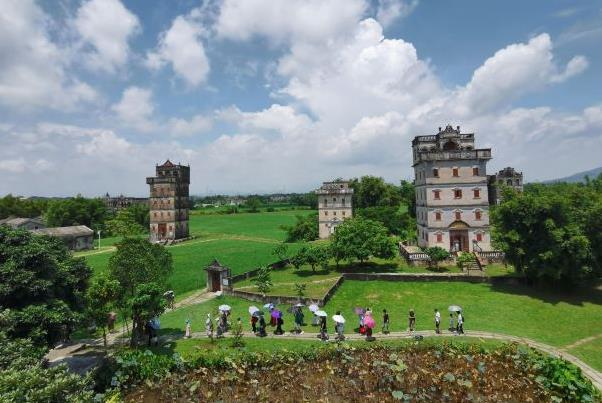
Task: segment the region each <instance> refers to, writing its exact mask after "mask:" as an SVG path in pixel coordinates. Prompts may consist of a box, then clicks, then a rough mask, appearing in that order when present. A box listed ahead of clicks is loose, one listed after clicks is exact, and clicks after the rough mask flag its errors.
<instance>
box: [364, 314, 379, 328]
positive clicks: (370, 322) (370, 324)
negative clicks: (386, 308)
mask: <svg viewBox="0 0 602 403" xmlns="http://www.w3.org/2000/svg"><path fill="white" fill-rule="evenodd" d="M364 324H365V325H366V326H368V327H369V328H370V329H374V326H376V322H374V318H373V317H372V316H370V315H368V316H366V317H365V318H364Z"/></svg>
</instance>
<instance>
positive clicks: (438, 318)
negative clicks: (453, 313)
mask: <svg viewBox="0 0 602 403" xmlns="http://www.w3.org/2000/svg"><path fill="white" fill-rule="evenodd" d="M435 321H437V322H441V313H439V311H437V312H435Z"/></svg>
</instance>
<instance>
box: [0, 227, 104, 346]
mask: <svg viewBox="0 0 602 403" xmlns="http://www.w3.org/2000/svg"><path fill="white" fill-rule="evenodd" d="M91 275H92V270H91V269H90V268H89V267H88V266H87V265H86V262H85V260H84V259H82V258H74V257H73V256H72V255H71V252H70V251H69V250H68V249H67V248H66V247H65V245H64V244H63V242H62V241H60V240H59V239H56V238H51V237H46V236H35V235H33V234H31V233H30V232H28V231H24V230H14V229H11V228H9V227H6V226H0V311H1V310H4V309H8V313H7V314H6V316H7V319H6V324H5V325H4V326H3V329H4V330H6V332H7V334H8V335H9V336H10V337H22V338H26V337H29V338H31V339H32V340H33V342H34V343H36V344H37V345H47V346H50V347H52V346H54V344H55V343H56V342H57V341H59V340H60V339H61V338H63V337H64V336H68V335H69V333H70V332H71V331H72V330H73V328H74V326H75V324H76V323H77V322H78V321H79V320H80V319H81V313H82V312H83V311H84V308H85V299H84V296H85V292H86V289H87V287H88V280H89V278H90V277H91Z"/></svg>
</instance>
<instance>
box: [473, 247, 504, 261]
mask: <svg viewBox="0 0 602 403" xmlns="http://www.w3.org/2000/svg"><path fill="white" fill-rule="evenodd" d="M476 254H477V256H478V257H480V258H481V259H482V260H484V261H485V262H486V264H489V263H502V262H504V260H505V259H506V255H505V254H504V252H502V251H499V250H492V251H481V252H476Z"/></svg>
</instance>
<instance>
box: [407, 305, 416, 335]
mask: <svg viewBox="0 0 602 403" xmlns="http://www.w3.org/2000/svg"><path fill="white" fill-rule="evenodd" d="M408 327H409V328H410V332H413V331H414V329H416V315H415V314H414V310H413V309H410V313H409V314H408Z"/></svg>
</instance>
